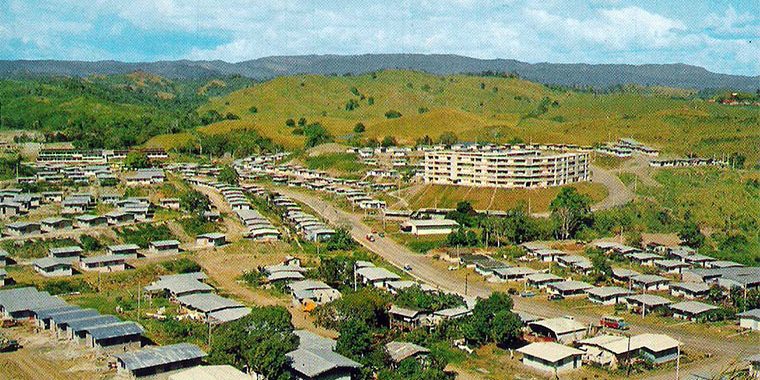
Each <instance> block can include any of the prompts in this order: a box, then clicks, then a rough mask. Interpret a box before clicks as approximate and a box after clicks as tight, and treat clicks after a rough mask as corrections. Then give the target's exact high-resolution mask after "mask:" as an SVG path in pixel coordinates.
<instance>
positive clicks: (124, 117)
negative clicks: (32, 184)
mask: <svg viewBox="0 0 760 380" xmlns="http://www.w3.org/2000/svg"><path fill="white" fill-rule="evenodd" d="M250 84H252V81H251V80H250V79H246V78H242V77H239V76H236V77H223V78H218V79H214V80H200V79H198V80H184V81H170V80H167V79H164V78H161V77H157V76H154V75H150V74H147V73H144V72H134V73H131V74H127V75H115V76H89V77H85V78H67V77H56V78H32V79H16V80H3V81H0V129H6V130H7V129H28V130H37V131H40V132H43V133H44V134H45V137H46V141H49V142H51V141H71V142H72V143H73V144H74V145H75V146H78V147H86V148H122V147H127V146H132V145H137V144H142V143H144V142H146V141H147V140H148V139H150V138H151V137H153V136H156V135H159V134H166V133H177V132H180V131H184V130H188V129H191V128H195V127H197V126H200V125H203V124H208V123H211V122H216V121H219V120H218V119H204V118H203V117H200V116H199V115H198V114H197V113H196V109H197V108H198V107H199V106H201V105H202V104H204V103H206V102H207V101H208V99H209V98H211V97H213V96H220V95H224V94H227V93H229V92H231V91H234V90H238V89H241V88H244V87H246V86H249V85H250Z"/></svg>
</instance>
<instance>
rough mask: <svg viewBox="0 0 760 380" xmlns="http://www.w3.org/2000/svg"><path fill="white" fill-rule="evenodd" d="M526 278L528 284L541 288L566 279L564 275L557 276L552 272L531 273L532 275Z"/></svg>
mask: <svg viewBox="0 0 760 380" xmlns="http://www.w3.org/2000/svg"><path fill="white" fill-rule="evenodd" d="M525 280H526V282H527V283H528V285H530V286H533V287H536V288H539V289H544V288H546V287H547V286H549V285H551V284H554V283H558V282H562V281H565V279H563V278H562V277H560V276H557V275H555V274H552V273H535V274H530V275H527V276H525Z"/></svg>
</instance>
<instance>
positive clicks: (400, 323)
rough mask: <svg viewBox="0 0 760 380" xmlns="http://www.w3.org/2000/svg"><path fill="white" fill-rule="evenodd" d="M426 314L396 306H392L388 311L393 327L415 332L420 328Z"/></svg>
mask: <svg viewBox="0 0 760 380" xmlns="http://www.w3.org/2000/svg"><path fill="white" fill-rule="evenodd" d="M425 316H426V314H425V313H424V312H423V311H421V310H414V309H407V308H404V307H399V306H396V305H391V308H390V309H389V310H388V318H389V319H390V325H391V327H395V328H398V329H401V330H413V329H415V328H417V327H419V326H420V325H421V323H422V320H423V318H424V317H425Z"/></svg>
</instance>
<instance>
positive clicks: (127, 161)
mask: <svg viewBox="0 0 760 380" xmlns="http://www.w3.org/2000/svg"><path fill="white" fill-rule="evenodd" d="M124 166H125V167H126V168H129V169H144V168H149V167H150V166H151V165H150V160H149V159H148V155H147V154H145V153H143V152H138V151H136V150H133V151H131V152H129V153H127V157H126V158H124Z"/></svg>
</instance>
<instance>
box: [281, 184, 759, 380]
mask: <svg viewBox="0 0 760 380" xmlns="http://www.w3.org/2000/svg"><path fill="white" fill-rule="evenodd" d="M277 191H279V192H280V193H282V194H284V195H287V196H289V197H291V198H293V199H295V200H298V201H299V202H302V203H304V204H306V205H308V206H309V207H311V208H312V209H314V210H315V211H316V212H318V213H319V214H320V215H321V216H322V217H323V218H325V219H327V220H328V221H329V222H330V223H332V224H333V225H340V226H346V227H348V228H349V229H350V231H351V235H352V236H353V237H354V239H356V240H357V241H358V242H359V243H360V244H362V245H363V246H364V247H366V248H367V249H369V250H370V251H372V252H374V253H376V254H377V255H379V256H380V257H382V258H383V259H385V260H386V261H388V262H390V263H391V264H393V265H394V266H396V267H398V268H403V267H404V265H407V264H408V265H410V266H411V267H412V271H411V272H409V274H410V275H412V276H413V277H415V278H417V279H418V280H420V281H424V282H426V283H428V284H430V285H432V286H435V287H438V288H440V289H442V290H446V291H452V292H456V293H459V294H464V293H465V285H464V284H463V283H462V282H461V281H460V280H459V279H458V278H456V277H454V276H453V275H452V274H451V273H449V272H448V271H447V270H445V269H440V268H438V267H436V266H434V265H433V264H432V260H433V259H432V258H430V257H427V256H424V255H421V254H418V253H414V252H412V251H411V250H409V249H408V248H406V247H404V246H403V245H401V244H399V243H396V242H395V241H393V240H392V239H390V238H387V237H386V238H380V237H377V238H376V240H375V242H369V241H367V240H366V239H365V236H366V235H367V234H368V233H370V232H371V230H372V229H371V228H370V227H369V226H367V225H366V224H364V223H363V221H362V216H361V215H359V214H353V213H349V212H346V211H343V210H341V209H339V208H337V207H334V206H333V205H332V204H330V203H329V202H328V201H325V200H323V199H322V198H320V197H318V196H316V195H312V194H307V193H305V192H300V191H293V190H292V189H288V188H278V189H277ZM467 290H468V295H470V296H479V297H487V296H488V295H489V294H491V292H492V290H491V289H490V288H489V287H488V286H486V285H482V284H470V285H469V286H468V289H467ZM514 300H515V307H514V308H515V310H516V311H521V312H526V313H530V314H534V315H536V316H540V317H545V318H548V317H558V316H563V315H568V314H570V315H573V316H574V317H575V318H576V320H578V321H579V322H581V323H584V324H590V323H596V322H597V321H598V319H599V314H598V312H594V311H593V310H591V311H590V310H587V309H570V308H567V307H561V306H559V305H555V306H553V307H552V308H547V307H546V305H544V304H539V303H536V302H535V301H531V300H528V299H523V298H514ZM630 332H631V333H632V334H640V333H661V334H662V333H665V334H668V335H670V336H672V337H673V338H675V339H678V340H679V341H681V342H683V343H684V345H685V346H686V347H687V349H689V348H691V349H695V350H697V351H700V352H709V353H710V354H712V355H714V356H713V357H712V358H711V359H708V360H703V361H700V362H697V363H695V364H694V365H693V369H692V368H688V367H687V368H685V369H684V371H688V372H697V371H706V370H711V369H712V370H714V369H722V368H725V367H727V366H728V364H729V363H731V361H732V360H733V359H734V358H738V357H744V356H748V355H750V354H754V353H757V352H755V351H758V347H760V339H758V344H747V343H739V342H734V341H731V340H730V339H722V338H716V337H714V336H698V335H692V334H689V333H685V332H684V331H683V330H681V329H679V328H678V327H662V328H652V327H647V326H634V327H633V328H632V329H631V331H630ZM685 373H686V372H682V374H685ZM673 377H674V374H673V373H671V372H667V373H665V374H659V375H655V376H654V377H653V378H659V379H665V378H673Z"/></svg>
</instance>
